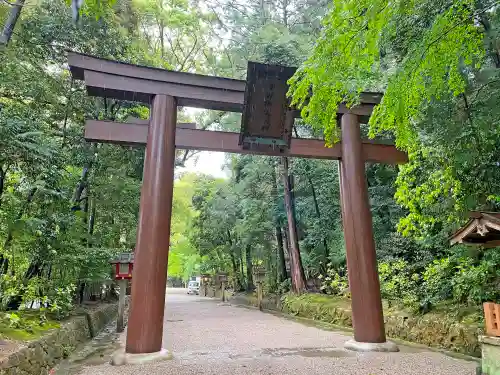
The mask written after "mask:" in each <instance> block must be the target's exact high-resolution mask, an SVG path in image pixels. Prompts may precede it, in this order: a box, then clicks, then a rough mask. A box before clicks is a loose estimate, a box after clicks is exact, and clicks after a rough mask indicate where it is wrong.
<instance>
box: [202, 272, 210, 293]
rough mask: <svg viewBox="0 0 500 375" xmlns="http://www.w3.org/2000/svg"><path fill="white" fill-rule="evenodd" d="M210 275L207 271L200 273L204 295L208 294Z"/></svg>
mask: <svg viewBox="0 0 500 375" xmlns="http://www.w3.org/2000/svg"><path fill="white" fill-rule="evenodd" d="M210 279H211V277H210V275H209V274H208V273H204V274H202V275H201V282H202V283H203V289H204V293H205V294H204V297H206V296H207V295H208V284H209V283H210Z"/></svg>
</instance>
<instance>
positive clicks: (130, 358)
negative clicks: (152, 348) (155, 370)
mask: <svg viewBox="0 0 500 375" xmlns="http://www.w3.org/2000/svg"><path fill="white" fill-rule="evenodd" d="M172 358H173V356H172V353H171V352H169V351H168V350H167V349H162V350H160V351H159V352H155V353H144V354H130V353H125V350H124V349H121V350H119V351H117V352H116V353H114V354H113V357H112V358H111V364H112V365H113V366H124V365H141V364H144V363H152V362H159V361H166V360H169V359H172Z"/></svg>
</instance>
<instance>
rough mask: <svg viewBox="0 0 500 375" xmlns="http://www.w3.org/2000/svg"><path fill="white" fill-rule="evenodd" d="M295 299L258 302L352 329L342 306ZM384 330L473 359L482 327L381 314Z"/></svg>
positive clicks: (243, 300) (240, 300) (242, 300)
mask: <svg viewBox="0 0 500 375" xmlns="http://www.w3.org/2000/svg"><path fill="white" fill-rule="evenodd" d="M290 298H292V299H294V298H296V299H297V300H296V301H294V302H292V303H286V304H283V303H282V301H281V299H280V298H279V296H266V297H264V299H263V301H262V307H263V309H264V310H271V311H281V312H283V313H285V314H290V315H294V316H299V317H302V318H308V319H312V320H318V321H322V322H326V323H329V324H334V325H338V326H342V327H352V314H351V310H350V309H349V308H346V307H345V306H339V307H336V306H332V305H325V304H322V303H314V302H310V301H307V302H305V301H300V297H290ZM231 302H232V303H235V304H241V305H249V306H254V307H255V306H257V298H256V296H255V295H247V294H237V295H235V296H233V297H232V299H231ZM384 321H385V330H386V333H387V336H388V337H391V338H394V339H400V340H405V341H409V342H414V343H418V344H423V345H426V346H429V347H434V348H438V349H444V350H449V351H453V352H457V353H461V354H466V355H470V356H474V357H481V344H480V342H479V340H478V337H479V336H480V335H481V334H482V328H481V327H479V326H478V325H470V326H469V325H463V324H460V323H456V322H455V321H452V320H450V319H449V318H445V317H437V316H436V315H422V316H408V315H406V314H399V315H396V314H393V313H388V312H385V313H384Z"/></svg>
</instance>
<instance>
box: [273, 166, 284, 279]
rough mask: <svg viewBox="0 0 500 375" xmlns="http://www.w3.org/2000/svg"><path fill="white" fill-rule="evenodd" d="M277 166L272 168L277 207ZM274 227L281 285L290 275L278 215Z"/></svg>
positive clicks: (275, 216)
mask: <svg viewBox="0 0 500 375" xmlns="http://www.w3.org/2000/svg"><path fill="white" fill-rule="evenodd" d="M275 167H276V166H273V168H272V171H271V173H272V179H273V185H272V192H271V194H272V197H273V200H274V203H275V204H276V205H277V204H278V181H277V179H276V169H275ZM274 225H275V229H274V230H275V234H276V245H277V250H278V251H277V254H278V257H277V262H278V265H277V269H278V282H279V283H281V282H283V281H285V280H286V279H287V278H288V273H287V271H286V263H285V253H284V249H283V233H282V232H281V227H280V222H279V218H278V215H276V214H275V215H274Z"/></svg>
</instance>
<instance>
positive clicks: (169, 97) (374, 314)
mask: <svg viewBox="0 0 500 375" xmlns="http://www.w3.org/2000/svg"><path fill="white" fill-rule="evenodd" d="M68 60H69V66H70V70H71V73H72V75H73V78H75V79H78V80H83V81H84V83H85V86H86V88H87V93H88V95H91V96H98V97H105V98H114V99H118V100H128V101H136V102H141V103H145V104H148V105H151V111H150V118H149V121H135V122H128V123H117V122H108V121H97V120H88V121H87V122H86V125H85V138H86V139H87V140H88V141H91V142H108V143H119V144H125V145H146V157H145V163H144V176H143V185H142V191H141V202H140V216H139V226H138V232H137V243H136V251H135V259H134V271H133V278H134V283H133V286H132V300H131V308H130V316H129V324H128V331H127V342H126V352H127V353H130V354H139V353H155V352H159V351H160V350H161V347H162V334H163V330H162V327H163V315H164V308H165V306H164V305H165V286H166V276H167V264H168V251H169V240H170V221H171V212H172V195H173V180H174V166H175V150H176V149H198V150H208V151H221V152H231V153H251V154H261V155H270V156H287V157H302V158H320V159H331V160H339V161H340V186H341V203H342V220H343V226H344V234H345V243H346V253H347V254H346V255H347V265H348V272H349V285H350V290H351V296H352V315H353V326H354V339H355V342H357V343H360V344H378V343H385V342H386V336H385V330H384V319H383V312H382V302H381V297H380V285H379V279H378V274H377V262H376V254H375V243H374V239H373V229H372V217H371V212H370V205H369V201H368V189H367V182H366V177H365V163H366V162H372V163H393V164H396V163H404V162H406V161H407V155H406V154H405V153H403V152H401V151H399V150H397V149H396V148H395V147H394V146H393V145H388V144H384V143H377V142H374V141H369V140H364V139H362V138H361V132H360V126H359V125H360V123H366V121H367V119H368V118H369V117H370V115H371V113H372V110H373V108H374V106H375V105H377V104H378V103H379V102H380V100H381V97H382V95H381V94H377V93H362V94H361V100H360V103H359V105H357V106H355V107H352V108H348V107H347V106H346V105H340V106H339V109H338V117H339V119H340V126H341V132H342V140H341V142H340V143H339V144H336V145H334V147H332V148H326V147H325V145H324V141H323V140H321V139H300V138H294V137H292V127H293V123H294V119H295V118H298V117H299V116H300V115H299V112H298V111H296V110H295V109H293V108H291V107H290V105H289V102H288V99H287V98H286V92H287V90H288V86H287V80H288V78H290V77H291V75H293V73H294V71H295V69H294V68H287V67H281V66H272V65H264V64H256V63H249V65H248V74H247V79H246V81H244V80H235V79H228V78H220V77H211V76H204V75H198V74H191V73H181V72H174V71H168V70H163V69H155V68H149V67H145V66H137V65H131V64H125V63H120V62H116V61H110V60H105V59H100V58H96V57H93V56H87V55H82V54H78V53H69V55H68ZM178 106H188V107H198V108H205V109H213V110H221V111H230V112H240V113H242V125H241V132H240V134H238V133H230V132H219V131H208V130H200V129H196V128H195V127H194V126H192V125H190V124H177V107H178Z"/></svg>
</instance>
